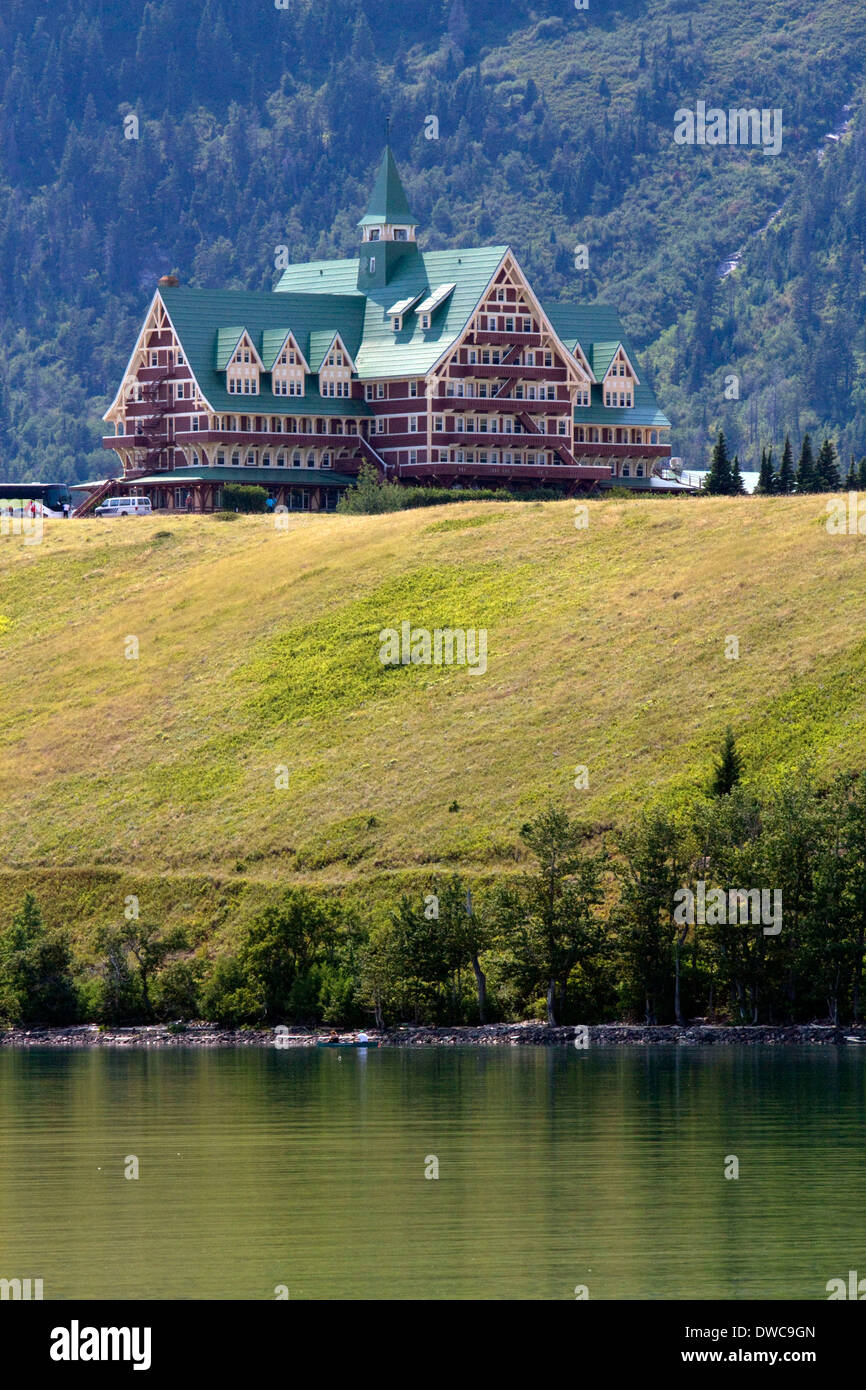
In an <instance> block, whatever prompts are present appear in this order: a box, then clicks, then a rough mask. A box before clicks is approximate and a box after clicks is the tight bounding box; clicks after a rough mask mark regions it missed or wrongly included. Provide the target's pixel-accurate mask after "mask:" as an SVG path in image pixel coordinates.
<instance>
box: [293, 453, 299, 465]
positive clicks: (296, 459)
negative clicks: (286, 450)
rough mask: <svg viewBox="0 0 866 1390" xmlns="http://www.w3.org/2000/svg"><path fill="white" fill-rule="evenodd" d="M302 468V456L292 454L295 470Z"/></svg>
mask: <svg viewBox="0 0 866 1390" xmlns="http://www.w3.org/2000/svg"><path fill="white" fill-rule="evenodd" d="M300 466H301V456H300V454H292V467H293V468H300Z"/></svg>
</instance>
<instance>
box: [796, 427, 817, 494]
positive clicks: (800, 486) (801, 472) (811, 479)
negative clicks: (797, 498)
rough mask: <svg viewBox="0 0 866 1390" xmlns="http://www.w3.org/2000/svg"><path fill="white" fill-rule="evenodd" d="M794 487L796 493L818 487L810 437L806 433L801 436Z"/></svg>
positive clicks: (814, 489)
mask: <svg viewBox="0 0 866 1390" xmlns="http://www.w3.org/2000/svg"><path fill="white" fill-rule="evenodd" d="M795 487H796V490H797V492H798V493H803V492H817V491H818V487H819V482H818V470H817V468H816V467H815V456H814V454H813V453H812V437H811V435H808V434H804V436H803V447H802V449H801V450H800V459H799V462H798V463H797V477H796V479H795Z"/></svg>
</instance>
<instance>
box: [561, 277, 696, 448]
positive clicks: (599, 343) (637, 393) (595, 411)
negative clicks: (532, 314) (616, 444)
mask: <svg viewBox="0 0 866 1390" xmlns="http://www.w3.org/2000/svg"><path fill="white" fill-rule="evenodd" d="M544 309H545V312H546V314H547V317H548V318H549V319H550V322H551V323H552V324H553V326H554V328H555V329H556V331H557V333H558V334H559V336H560V338H561V339H562V341H563V342H564V343H565V345H566V347H568V348H569V350H570V351H572V352H573V351H574V347H575V344H576V343H580V346H581V347H582V348H583V350H584V352H585V353H586V356H587V358H588V359H589V362H590V365H591V366H592V370H593V374H594V375H595V376H597V377H598V378H599V385H597V386H593V387H592V390H591V392H590V402H591V404H590V405H589V407H587V406H576V407H575V411H574V418H575V421H576V423H577V424H578V425H644V426H646V425H649V426H650V427H656V426H661V427H665V426H668V427H669V426H670V423H671V422H670V420H669V419H668V418H667V416H666V415H664V414H663V413H662V411H661V410H659V407H658V404H657V403H656V398H655V395H654V393H653V391H652V388H651V387H650V386H648V385H647V383H646V380H645V379H644V380H643V381H641V383H640V385H638V386H635V388H634V405H633V406H632V407H631V408H630V409H629V407H627V406H623V407H622V408H620V407H619V406H617V407H615V408H609V407H607V406H606V405H605V404H604V391H603V388H602V386H601V384H600V379H601V377H602V376H604V372H606V371H607V368H608V367H609V366H610V363H611V360H612V358H613V354H614V352H615V351H616V349H617V348H618V347H619V346H620V344H621V345H622V347H623V348H624V349H625V351H626V354H627V356H628V358H629V361H630V362H633V363H636V360H637V359H636V356H635V354H634V352H633V351H632V348H631V344H630V343H629V341H628V339H627V337H626V335H625V333H624V332H623V328H622V324H621V323H620V321H619V315H618V314H617V312H616V310H615V309H612V308H611V307H610V306H609V305H608V304H587V305H582V304H560V303H557V302H556V301H554V302H545V304H544ZM609 349H610V356H609V357H608V358H607V364H606V365H605V366H604V370H600V368H601V366H602V363H603V362H604V360H605V355H606V354H607V352H608V350H609Z"/></svg>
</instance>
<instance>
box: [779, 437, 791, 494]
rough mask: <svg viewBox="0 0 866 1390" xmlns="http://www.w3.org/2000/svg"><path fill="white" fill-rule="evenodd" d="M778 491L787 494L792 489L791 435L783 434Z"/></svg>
mask: <svg viewBox="0 0 866 1390" xmlns="http://www.w3.org/2000/svg"><path fill="white" fill-rule="evenodd" d="M778 487H779V492H780V493H781V494H782V496H785V497H786V496H787V495H788V494H789V493H791V492H793V491H794V452H793V450H792V448H791V436H790V435H789V434H786V435H785V447H784V449H783V450H782V466H781V468H780V469H779V484H778Z"/></svg>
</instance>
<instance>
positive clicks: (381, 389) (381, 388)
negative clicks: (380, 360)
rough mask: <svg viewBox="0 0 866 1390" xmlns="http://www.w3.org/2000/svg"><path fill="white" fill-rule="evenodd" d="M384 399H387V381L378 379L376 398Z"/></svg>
mask: <svg viewBox="0 0 866 1390" xmlns="http://www.w3.org/2000/svg"><path fill="white" fill-rule="evenodd" d="M384 399H385V383H384V381H377V382H376V400H377V401H383V400H384Z"/></svg>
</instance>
